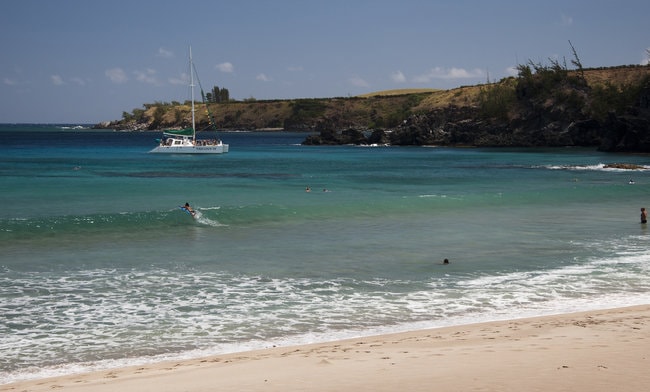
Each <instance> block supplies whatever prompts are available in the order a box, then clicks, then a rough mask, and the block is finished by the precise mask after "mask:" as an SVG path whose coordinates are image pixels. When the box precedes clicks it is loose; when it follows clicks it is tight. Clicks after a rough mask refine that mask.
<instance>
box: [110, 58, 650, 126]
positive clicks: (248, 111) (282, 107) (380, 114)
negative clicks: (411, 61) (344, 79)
mask: <svg viewBox="0 0 650 392" xmlns="http://www.w3.org/2000/svg"><path fill="white" fill-rule="evenodd" d="M568 72H569V73H570V74H573V75H577V71H568ZM583 75H584V80H585V81H586V84H587V86H588V88H590V89H592V90H596V91H599V92H600V93H601V95H606V94H610V95H611V94H612V92H616V91H622V90H625V89H626V88H627V86H629V85H631V84H633V83H636V82H639V81H640V80H642V79H643V78H644V77H647V76H648V75H650V67H649V66H620V67H608V68H597V69H596V68H595V69H585V70H583ZM515 80H516V78H506V79H504V80H502V81H500V82H498V83H495V84H489V85H476V86H463V87H459V88H455V89H450V90H436V89H401V90H387V91H378V92H372V93H368V94H364V95H361V96H357V97H338V98H321V99H294V100H263V101H246V102H227V103H216V104H210V105H209V107H208V109H209V111H210V113H211V114H212V115H213V116H214V120H215V123H216V127H217V128H219V129H288V130H291V129H310V128H313V127H314V126H315V124H317V123H318V122H319V121H320V120H322V119H328V120H330V121H332V122H334V123H335V124H337V126H338V127H341V128H345V127H357V128H390V127H394V126H396V125H398V124H400V123H402V122H403V121H404V120H406V119H407V118H408V117H409V116H411V115H413V114H421V113H427V112H431V111H435V110H438V109H444V108H449V107H458V108H477V107H479V106H481V105H484V106H485V103H486V92H491V93H492V95H495V92H498V89H501V90H503V91H506V90H507V91H511V92H512V91H514V88H515V84H516V83H515ZM488 98H489V99H495V97H494V96H490V97H488ZM497 98H498V97H497ZM502 104H504V105H505V104H507V102H505V103H502ZM196 119H197V124H199V125H198V126H197V128H199V129H200V128H207V127H209V126H210V121H209V120H208V114H207V111H206V110H205V107H204V106H203V105H201V104H200V105H198V107H197V111H196ZM190 121H191V113H190V105H189V103H188V102H186V103H183V104H180V103H173V104H165V103H156V104H146V105H144V109H135V110H134V111H133V112H132V113H124V114H123V118H122V120H118V121H114V122H112V123H110V124H102V126H101V127H105V128H118V129H164V128H175V127H187V126H189V124H190Z"/></svg>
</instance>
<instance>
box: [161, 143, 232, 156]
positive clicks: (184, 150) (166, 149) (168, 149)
mask: <svg viewBox="0 0 650 392" xmlns="http://www.w3.org/2000/svg"><path fill="white" fill-rule="evenodd" d="M149 152H150V153H157V154H223V153H226V152H228V145H227V144H216V145H212V146H210V145H208V146H187V145H184V146H158V147H156V148H154V149H153V150H151V151H149Z"/></svg>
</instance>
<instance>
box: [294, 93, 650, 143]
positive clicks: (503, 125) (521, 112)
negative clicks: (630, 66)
mask: <svg viewBox="0 0 650 392" xmlns="http://www.w3.org/2000/svg"><path fill="white" fill-rule="evenodd" d="M317 131H319V134H318V135H312V136H310V137H309V138H307V139H306V140H305V141H304V143H303V144H306V145H314V144H380V143H381V144H391V145H399V146H424V145H437V146H475V147H564V146H576V147H578V146H580V147H594V148H598V149H599V150H601V151H608V152H644V153H647V152H650V86H649V87H646V88H645V89H642V90H641V92H640V94H639V98H638V102H637V104H636V105H634V106H633V107H630V108H628V110H627V111H626V113H624V114H622V115H617V114H616V113H614V112H611V113H609V114H608V115H607V116H606V119H605V120H598V119H596V118H593V117H590V116H589V115H588V114H585V113H583V111H582V110H580V108H579V107H578V108H576V106H567V105H554V104H552V102H551V103H549V102H544V103H543V104H540V103H537V104H536V103H534V102H533V103H530V102H527V103H526V104H520V105H519V106H518V107H517V109H516V110H514V113H513V114H512V115H511V117H510V118H509V120H508V121H504V120H501V121H498V120H494V119H486V118H484V116H481V113H480V111H479V109H477V108H475V107H449V108H446V109H438V110H435V111H431V112H429V113H425V114H416V115H411V116H410V117H409V118H408V119H407V120H406V121H404V122H403V123H402V124H400V125H399V126H398V127H395V128H392V129H377V130H374V131H372V132H371V131H367V130H357V129H350V128H347V129H345V130H344V131H340V130H337V128H336V124H335V123H333V122H331V121H323V122H322V123H321V124H320V127H319V128H318V129H317Z"/></svg>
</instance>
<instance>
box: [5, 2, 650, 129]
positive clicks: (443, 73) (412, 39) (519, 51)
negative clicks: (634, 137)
mask: <svg viewBox="0 0 650 392" xmlns="http://www.w3.org/2000/svg"><path fill="white" fill-rule="evenodd" d="M569 42H571V44H572V45H573V46H574V48H575V49H576V52H577V54H578V58H579V60H580V62H581V63H582V65H583V67H603V66H616V65H629V64H647V63H648V51H649V50H650V1H647V0H619V1H617V2H614V1H601V0H593V1H586V0H585V1H577V0H562V1H557V0H541V1H540V0H536V1H525V0H517V1H506V0H493V1H481V0H476V1H470V0H450V1H440V0H428V1H427V0H399V1H398V0H393V1H389V0H268V1H263V0H237V1H233V0H228V1H224V0H176V1H168V0H158V1H154V0H111V1H108V0H104V1H95V0H93V1H88V0H56V1H55V0H3V1H2V3H0V123H66V124H95V123H99V122H102V121H111V120H119V119H121V118H122V114H123V113H124V112H127V113H131V112H132V111H133V110H134V109H138V108H143V105H144V104H147V103H155V102H172V101H179V102H183V101H185V100H186V99H189V98H190V93H189V88H188V70H189V67H188V57H189V48H190V46H191V48H192V55H193V61H194V65H195V67H196V70H197V73H198V77H199V81H200V82H201V85H202V87H203V88H204V90H206V91H207V90H211V89H212V87H214V86H218V87H220V88H227V89H228V91H229V93H230V97H231V98H233V99H236V100H245V99H257V100H265V99H296V98H330V97H348V96H355V95H359V94H366V93H371V92H375V91H382V90H391V89H403V88H437V89H452V88H456V87H459V86H463V85H473V84H479V83H485V82H486V81H488V80H489V81H495V80H500V79H501V78H504V77H507V76H511V75H516V71H515V69H516V66H517V65H518V64H524V63H527V62H528V61H533V62H535V63H542V64H546V63H548V62H549V60H558V61H560V62H561V63H564V62H566V64H567V65H568V66H569V68H572V67H573V66H572V65H571V60H572V59H573V52H572V50H571V44H570V43H569ZM197 96H198V94H197Z"/></svg>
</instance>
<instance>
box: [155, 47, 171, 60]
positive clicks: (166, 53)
mask: <svg viewBox="0 0 650 392" xmlns="http://www.w3.org/2000/svg"><path fill="white" fill-rule="evenodd" d="M158 57H164V58H167V59H168V58H171V57H174V52H172V51H171V50H167V49H165V48H159V49H158Z"/></svg>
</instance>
